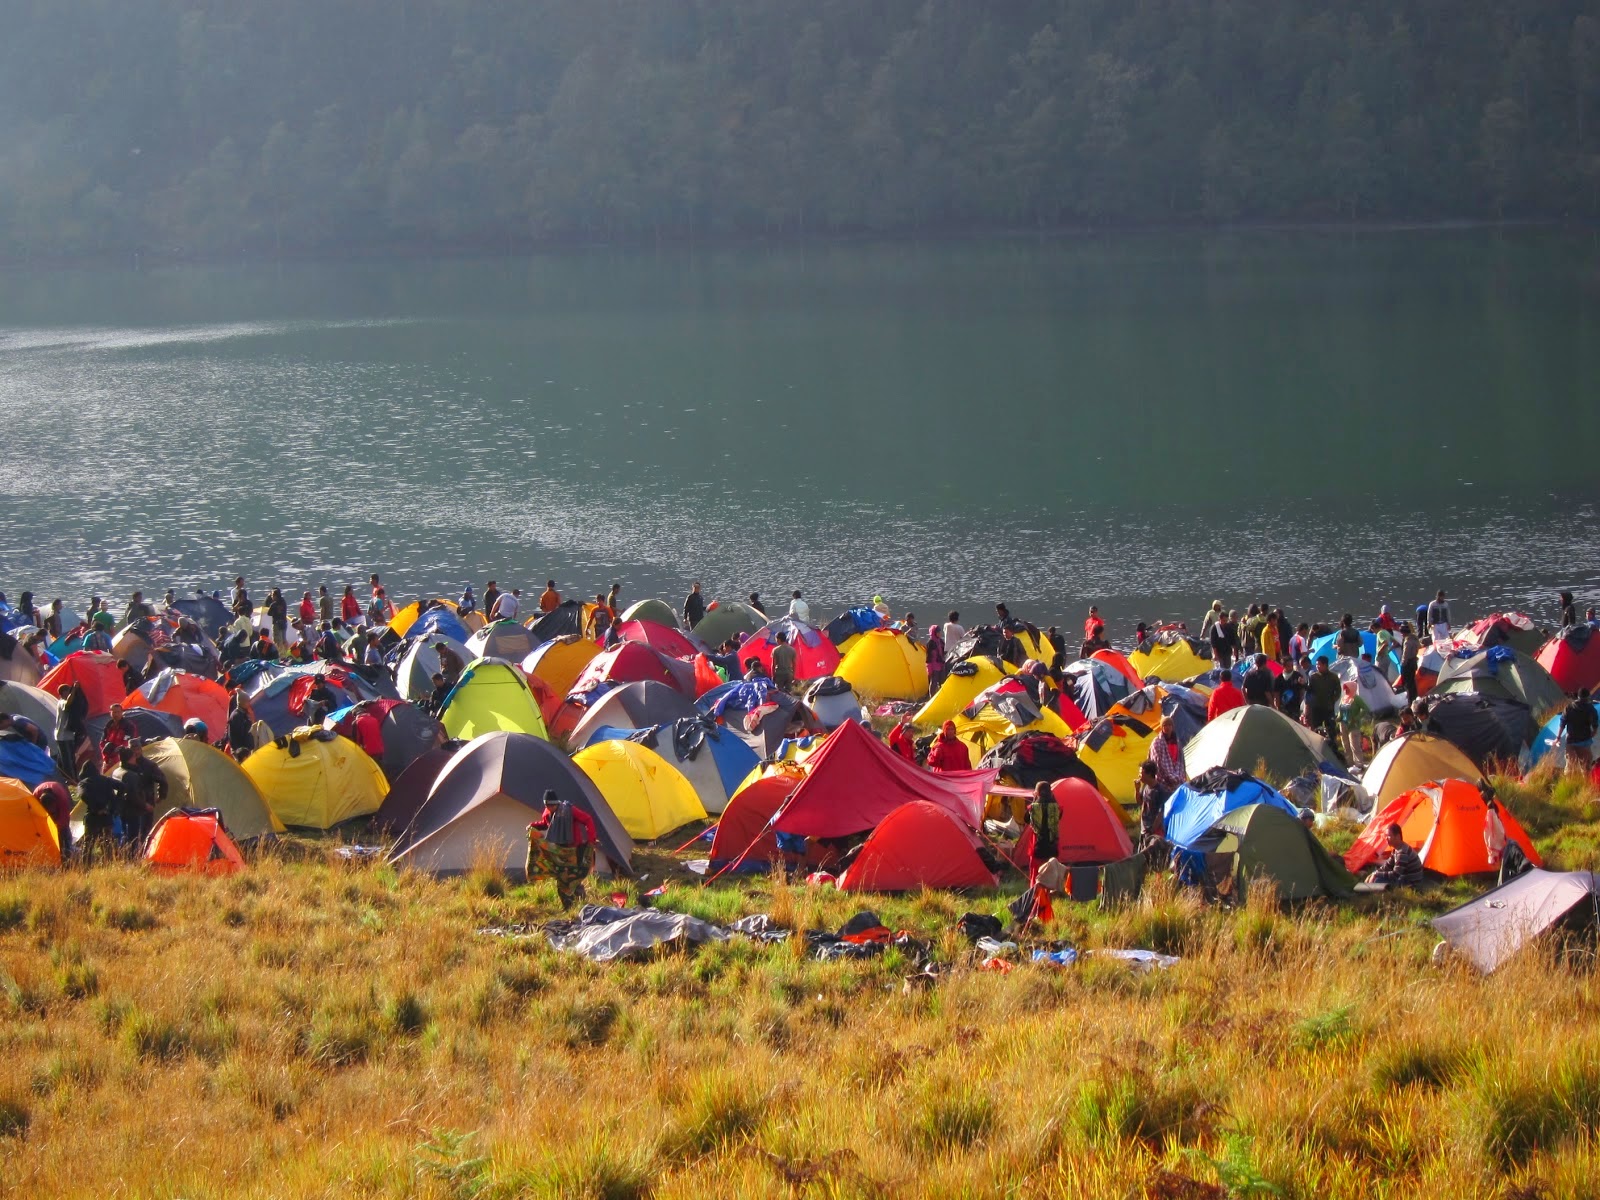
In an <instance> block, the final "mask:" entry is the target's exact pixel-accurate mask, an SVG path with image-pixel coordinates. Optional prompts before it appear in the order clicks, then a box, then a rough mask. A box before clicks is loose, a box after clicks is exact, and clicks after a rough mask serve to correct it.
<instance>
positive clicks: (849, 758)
mask: <svg viewBox="0 0 1600 1200" xmlns="http://www.w3.org/2000/svg"><path fill="white" fill-rule="evenodd" d="M806 767H807V770H806V777H805V779H804V780H802V781H801V783H800V786H799V787H797V788H796V789H795V790H794V794H793V795H792V796H791V797H790V798H789V803H788V805H787V807H785V809H784V811H783V814H782V816H780V817H779V819H778V826H777V827H778V829H780V830H781V831H783V832H784V833H794V834H800V835H803V836H805V837H844V836H847V835H849V834H853V833H860V832H862V831H863V830H867V829H873V828H875V827H876V826H877V825H878V824H879V823H880V822H881V821H882V820H883V819H884V818H885V817H886V816H888V815H889V814H890V813H891V812H893V811H894V810H895V809H897V808H899V807H900V806H901V805H902V804H909V803H910V802H911V801H913V800H927V801H930V802H932V803H934V804H937V805H939V806H940V807H942V808H944V809H946V810H948V811H949V812H950V814H951V815H952V816H954V817H956V819H957V820H959V821H961V822H962V823H963V824H965V825H967V826H968V827H970V828H977V827H978V826H979V824H980V823H981V822H982V819H983V804H984V798H985V797H986V796H987V794H988V790H989V788H990V787H991V786H992V785H993V784H994V780H995V776H996V775H997V774H998V772H996V771H993V770H979V771H948V772H943V773H940V774H934V773H933V772H931V771H924V770H923V769H922V768H921V767H918V766H916V765H914V764H912V763H908V762H907V761H906V760H905V759H903V758H901V757H900V756H899V755H898V754H896V753H895V752H894V751H893V750H891V749H889V747H888V746H886V745H884V744H883V743H882V742H880V741H879V740H878V739H877V738H876V737H874V736H873V735H872V734H871V733H870V732H869V731H868V730H866V729H865V728H863V727H862V726H860V725H858V724H856V723H855V722H854V721H851V722H847V723H846V724H844V725H841V726H839V728H837V729H835V730H834V731H833V732H832V733H830V734H828V736H827V737H826V738H825V739H824V740H823V742H822V745H821V748H820V749H818V750H816V751H814V752H813V753H812V754H811V756H810V757H809V758H808V759H807V760H806Z"/></svg>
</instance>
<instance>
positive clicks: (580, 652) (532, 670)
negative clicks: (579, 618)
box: [522, 633, 600, 696]
mask: <svg viewBox="0 0 1600 1200" xmlns="http://www.w3.org/2000/svg"><path fill="white" fill-rule="evenodd" d="M599 653H600V647H599V646H598V645H597V644H596V643H595V642H594V641H593V640H592V639H590V638H586V637H579V636H578V635H577V634H575V633H569V634H567V635H566V636H565V637H558V638H555V639H554V640H552V641H548V642H546V643H545V644H544V645H542V646H540V647H538V648H537V649H536V650H534V652H533V653H532V654H530V655H528V657H527V658H525V659H523V660H522V669H523V670H524V671H526V672H527V673H528V674H529V675H537V676H538V677H539V678H540V679H542V680H544V681H545V682H546V683H547V684H549V685H550V690H551V691H552V692H554V693H555V694H556V695H558V696H565V695H566V694H567V693H568V692H570V691H571V690H572V685H573V684H575V683H577V682H578V676H579V675H581V674H583V669H584V668H585V667H587V666H588V665H589V660H590V659H591V658H594V657H595V656H596V655H597V654H599Z"/></svg>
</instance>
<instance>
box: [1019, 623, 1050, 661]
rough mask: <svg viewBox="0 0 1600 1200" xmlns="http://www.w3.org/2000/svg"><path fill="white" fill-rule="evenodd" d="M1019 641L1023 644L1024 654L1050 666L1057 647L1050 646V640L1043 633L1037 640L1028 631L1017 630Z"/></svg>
mask: <svg viewBox="0 0 1600 1200" xmlns="http://www.w3.org/2000/svg"><path fill="white" fill-rule="evenodd" d="M1017 641H1018V642H1020V643H1022V652H1023V653H1024V654H1026V655H1027V656H1028V657H1029V658H1032V659H1036V660H1038V661H1039V662H1042V663H1044V664H1045V666H1049V665H1050V660H1051V659H1052V658H1054V657H1055V653H1056V650H1055V647H1054V646H1052V645H1051V644H1050V639H1049V638H1047V637H1045V635H1044V634H1043V633H1041V634H1040V635H1039V636H1038V637H1037V638H1035V637H1034V636H1033V634H1031V633H1029V632H1028V631H1027V630H1026V629H1019V630H1017Z"/></svg>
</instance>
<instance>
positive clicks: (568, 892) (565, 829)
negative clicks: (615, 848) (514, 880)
mask: <svg viewBox="0 0 1600 1200" xmlns="http://www.w3.org/2000/svg"><path fill="white" fill-rule="evenodd" d="M598 836H599V831H598V830H597V829H596V828H595V823H594V818H593V817H591V816H590V815H589V814H588V813H586V812H584V811H583V809H581V808H578V807H577V806H575V805H573V804H572V803H570V802H568V801H566V800H561V799H558V798H557V796H556V794H555V792H553V791H547V792H545V794H544V811H543V812H541V813H540V814H539V819H538V820H536V821H534V822H533V823H532V824H531V825H529V826H528V882H529V883H533V882H534V881H535V880H539V879H550V880H554V881H555V885H556V898H557V899H558V900H559V901H560V903H561V907H562V908H564V909H566V908H571V907H572V905H573V902H574V901H575V900H577V898H578V897H579V896H580V895H581V894H582V890H583V881H584V880H585V879H586V878H588V875H589V871H590V870H591V869H592V868H593V866H594V844H595V841H596V839H597V837H598Z"/></svg>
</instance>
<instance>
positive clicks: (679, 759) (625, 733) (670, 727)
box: [588, 716, 761, 813]
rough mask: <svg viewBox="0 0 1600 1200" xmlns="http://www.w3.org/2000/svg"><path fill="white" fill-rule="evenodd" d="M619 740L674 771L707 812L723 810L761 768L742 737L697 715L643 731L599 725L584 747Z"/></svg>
mask: <svg viewBox="0 0 1600 1200" xmlns="http://www.w3.org/2000/svg"><path fill="white" fill-rule="evenodd" d="M619 739H625V740H627V741H630V742H638V743H639V744H640V745H641V746H646V747H648V748H649V749H651V750H654V751H655V752H656V753H657V754H659V755H660V756H661V757H662V758H663V759H665V760H666V761H667V762H668V763H670V764H671V765H672V766H674V767H676V768H677V769H678V771H679V772H681V773H682V775H683V777H684V778H685V779H687V780H688V781H689V785H690V786H691V787H692V788H694V791H695V795H697V796H699V797H700V803H701V804H703V805H704V806H705V809H706V811H707V812H708V813H719V812H721V811H722V810H723V809H724V808H726V807H727V804H728V798H729V797H730V796H732V795H733V793H734V792H736V791H738V790H739V785H740V783H741V782H742V781H743V780H744V779H745V778H746V777H747V776H748V775H749V774H750V772H751V771H754V770H755V769H756V768H758V767H759V766H760V765H761V760H760V759H759V758H758V757H757V756H756V752H755V751H754V750H752V749H751V748H750V747H749V746H748V745H747V744H746V743H745V742H744V741H743V740H742V739H741V738H739V737H737V736H736V735H734V734H733V733H731V732H729V731H728V730H727V729H724V728H723V727H722V726H720V725H718V724H716V723H715V722H714V721H709V720H707V719H706V718H704V717H700V716H694V717H684V718H680V719H678V720H676V721H672V722H670V723H666V724H660V725H651V726H648V727H646V728H643V729H618V728H616V727H614V726H610V725H607V726H602V727H601V728H600V729H597V730H596V731H595V734H594V737H592V738H591V739H589V742H588V744H589V745H593V744H594V743H595V742H600V741H617V740H619Z"/></svg>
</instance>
